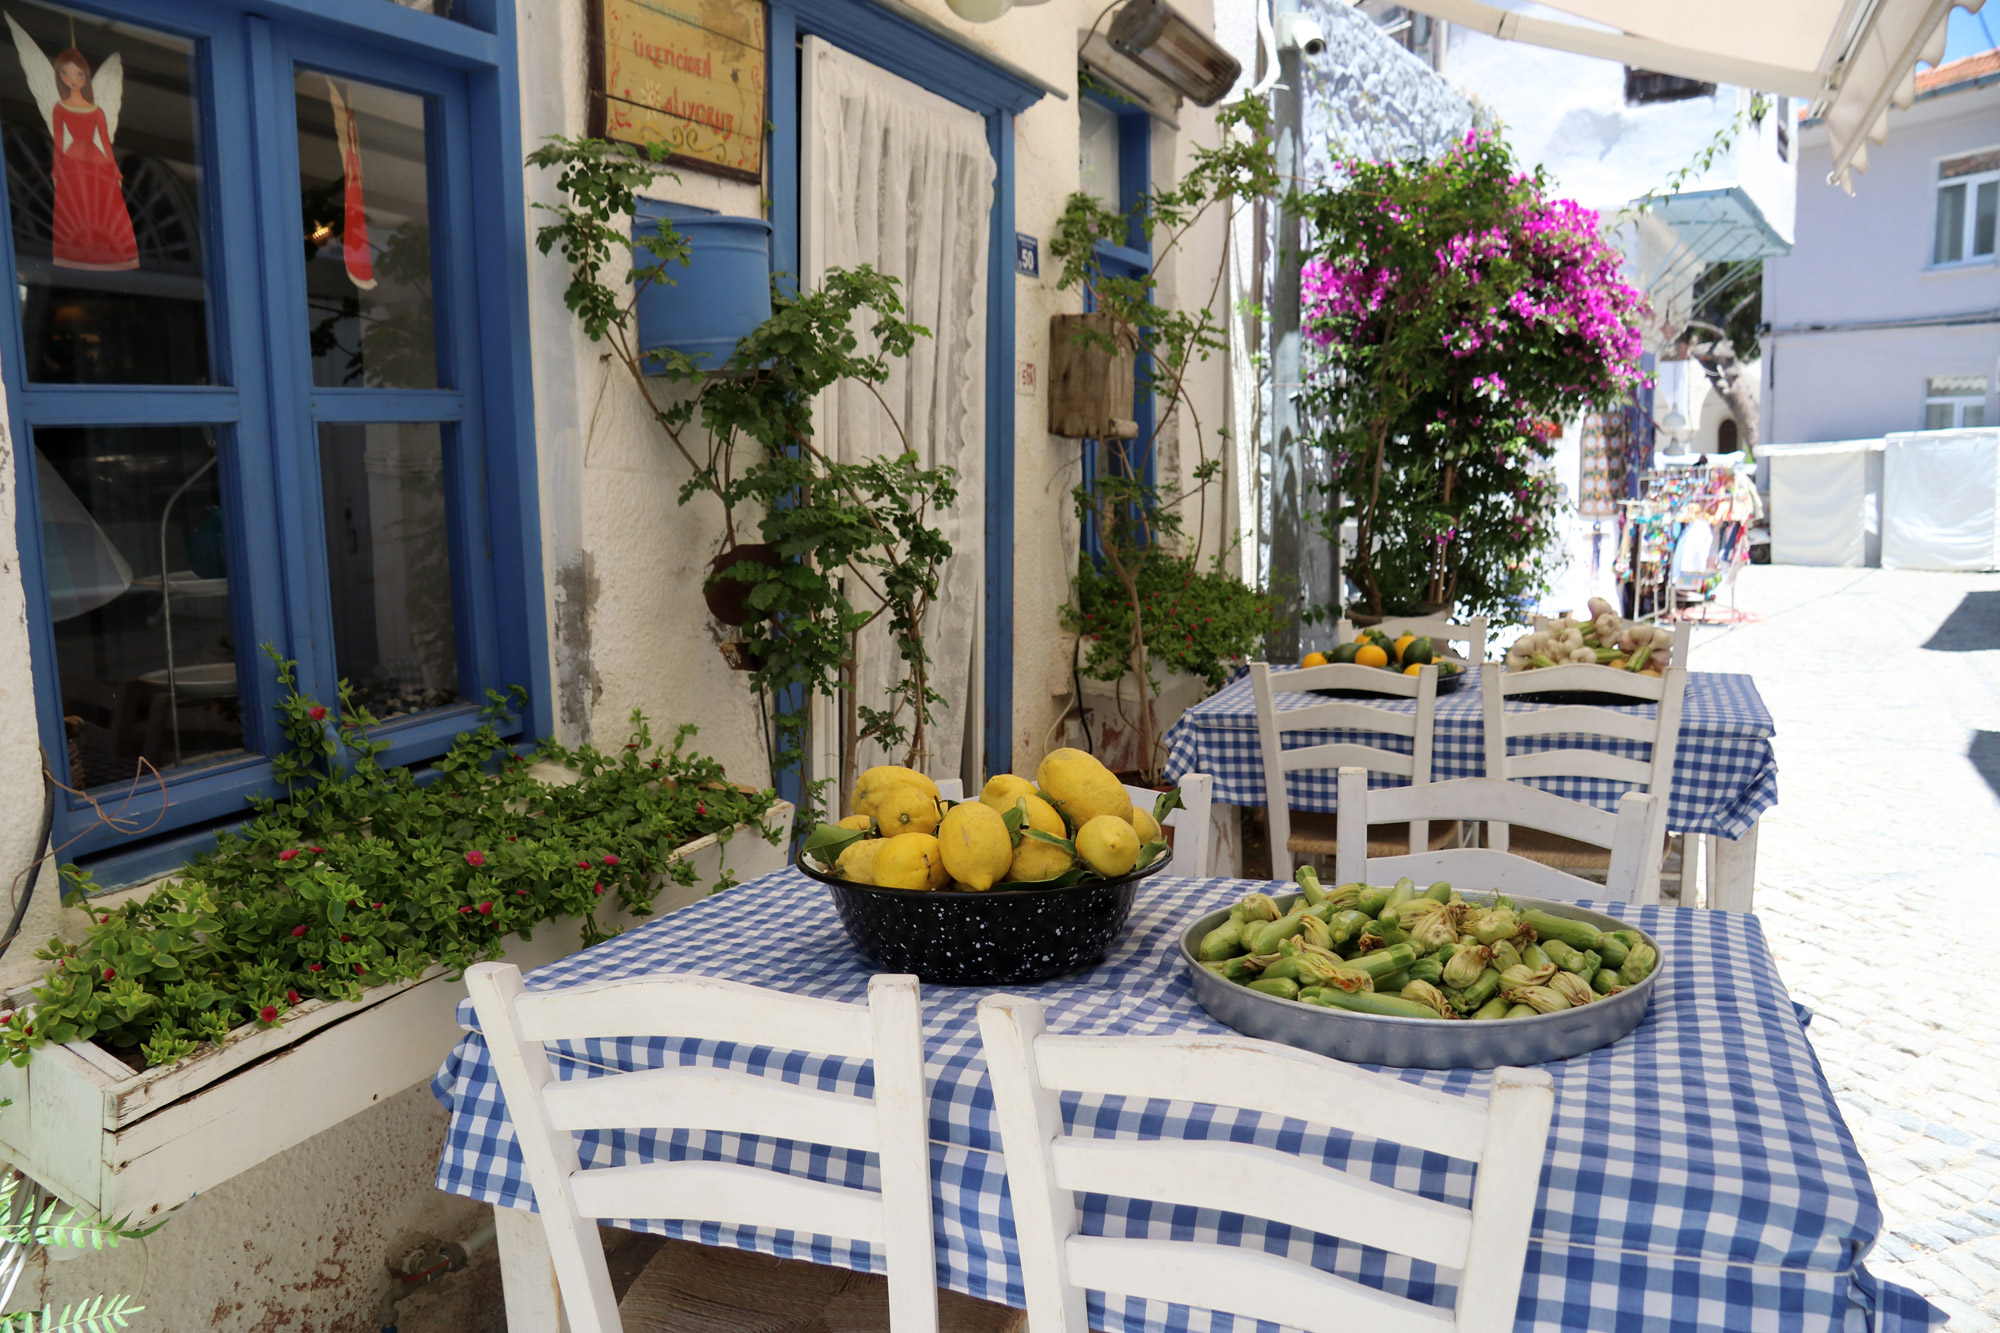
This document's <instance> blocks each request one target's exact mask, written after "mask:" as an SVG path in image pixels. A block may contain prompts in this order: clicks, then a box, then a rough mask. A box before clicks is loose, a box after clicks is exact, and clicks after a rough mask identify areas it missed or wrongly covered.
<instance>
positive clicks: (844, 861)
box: [833, 838, 887, 884]
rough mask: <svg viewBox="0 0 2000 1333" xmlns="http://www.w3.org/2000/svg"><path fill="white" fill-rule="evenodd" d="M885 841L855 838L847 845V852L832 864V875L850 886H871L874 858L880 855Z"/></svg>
mask: <svg viewBox="0 0 2000 1333" xmlns="http://www.w3.org/2000/svg"><path fill="white" fill-rule="evenodd" d="M886 841H887V840H886V839H883V838H857V839H855V840H854V841H853V842H850V843H848V844H847V850H845V851H843V852H842V853H841V854H840V859H839V860H838V861H835V862H834V863H833V873H834V874H836V875H838V876H840V877H841V878H842V879H844V880H846V881H848V882H849V883H851V884H873V883H874V882H875V858H876V857H878V856H880V855H881V854H882V848H883V847H884V846H885V845H886Z"/></svg>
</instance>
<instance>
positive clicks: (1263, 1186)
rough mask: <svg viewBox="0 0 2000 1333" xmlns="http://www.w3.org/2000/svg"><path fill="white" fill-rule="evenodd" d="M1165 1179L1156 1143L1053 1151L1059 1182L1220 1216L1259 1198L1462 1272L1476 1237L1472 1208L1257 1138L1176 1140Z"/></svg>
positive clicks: (1089, 1142)
mask: <svg viewBox="0 0 2000 1333" xmlns="http://www.w3.org/2000/svg"><path fill="white" fill-rule="evenodd" d="M1174 1152H1175V1156H1174V1162H1173V1167H1174V1169H1173V1173H1172V1174H1171V1175H1163V1174H1162V1173H1161V1170H1160V1166H1161V1154H1160V1148H1159V1145H1158V1144H1157V1143H1154V1142H1151V1141H1145V1140H1133V1139H1077V1138H1067V1139H1061V1140H1058V1141H1057V1142H1056V1144H1055V1145H1054V1146H1053V1147H1052V1148H1051V1149H1050V1158H1051V1161H1052V1162H1053V1163H1054V1165H1055V1178H1056V1184H1057V1185H1059V1186H1060V1187H1062V1188H1063V1189H1066V1190H1075V1191H1076V1192H1077V1193H1079V1194H1109V1195H1116V1196H1119V1197H1122V1198H1128V1199H1158V1200H1160V1201H1161V1202H1163V1203H1173V1204H1182V1205H1185V1206H1187V1207H1191V1208H1213V1209H1215V1210H1217V1211H1218V1212H1224V1213H1235V1212H1241V1211H1243V1201H1244V1200H1245V1199H1255V1200H1256V1201H1257V1204H1256V1207H1257V1212H1258V1214H1259V1215H1261V1216H1263V1217H1267V1218H1269V1219H1270V1220H1271V1221H1273V1222H1284V1223H1286V1224H1287V1225H1290V1226H1295V1227H1301V1228H1303V1229H1304V1230H1307V1231H1323V1232H1326V1233H1327V1234H1329V1235H1334V1236H1340V1237H1343V1238H1350V1237H1351V1238H1353V1239H1356V1240H1360V1241H1363V1242H1365V1243H1366V1244H1369V1245H1373V1246H1375V1247H1376V1248H1378V1249H1383V1250H1390V1251H1393V1252H1394V1253H1397V1254H1407V1255H1409V1256H1410V1257H1411V1258H1412V1259H1422V1260H1425V1261H1427V1262H1429V1263H1434V1264H1441V1265H1443V1266H1444V1267H1446V1268H1458V1267H1461V1266H1462V1265H1463V1264H1464V1263H1465V1254H1466V1248H1467V1247H1468V1246H1469V1245H1471V1243H1472V1214H1471V1213H1469V1212H1467V1211H1466V1210H1465V1209H1463V1208H1457V1207H1454V1206H1453V1205H1451V1204H1448V1203H1439V1202H1437V1201H1436V1200H1434V1199H1426V1198H1424V1197H1423V1196H1421V1195H1418V1194H1411V1193H1409V1192H1407V1191H1405V1190H1399V1189H1394V1188H1392V1187H1390V1186H1388V1185H1378V1184H1376V1183H1375V1182H1374V1181H1372V1180H1367V1179H1364V1178H1362V1177H1360V1176H1357V1175H1352V1174H1350V1173H1348V1172H1346V1171H1336V1170H1334V1169H1333V1168H1331V1167H1327V1166H1321V1165H1319V1164H1318V1163H1317V1162H1310V1161H1306V1160H1304V1159H1303V1158H1300V1157H1295V1156H1293V1155H1292V1154H1290V1153H1284V1152H1279V1151H1277V1150H1276V1149H1272V1148H1262V1147H1259V1146H1257V1145H1256V1144H1252V1143H1222V1142H1209V1143H1199V1142H1197V1143H1187V1144H1180V1145H1176V1147H1175V1149H1174Z"/></svg>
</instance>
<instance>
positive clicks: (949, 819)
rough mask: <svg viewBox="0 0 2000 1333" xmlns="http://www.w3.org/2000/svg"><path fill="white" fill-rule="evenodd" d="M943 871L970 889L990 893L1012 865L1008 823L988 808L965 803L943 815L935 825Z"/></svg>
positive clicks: (969, 802) (1012, 854) (970, 802)
mask: <svg viewBox="0 0 2000 1333" xmlns="http://www.w3.org/2000/svg"><path fill="white" fill-rule="evenodd" d="M938 841H939V842H940V843H942V844H944V864H945V868H946V869H947V870H949V871H950V872H951V877H952V878H953V879H955V880H957V881H959V882H960V883H961V884H964V885H965V886H966V887H967V888H970V889H990V888H992V887H993V884H994V881H996V880H998V879H999V878H1000V877H1001V876H1002V875H1005V874H1006V873H1007V869H1008V867H1009V866H1011V865H1012V864H1013V862H1014V844H1013V840H1012V839H1010V838H1009V837H1008V836H1007V822H1006V821H1005V820H1003V819H1002V818H1000V812H999V811H997V810H995V809H994V808H993V807H992V806H990V805H981V804H979V803H978V802H977V801H965V802H961V803H960V804H958V805H954V806H953V807H952V808H951V809H949V810H947V811H946V812H945V816H944V822H943V823H942V824H940V825H938Z"/></svg>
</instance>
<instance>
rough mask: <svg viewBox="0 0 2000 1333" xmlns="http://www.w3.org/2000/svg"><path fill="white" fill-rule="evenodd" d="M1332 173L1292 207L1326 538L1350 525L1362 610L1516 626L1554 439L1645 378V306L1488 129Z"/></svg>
mask: <svg viewBox="0 0 2000 1333" xmlns="http://www.w3.org/2000/svg"><path fill="white" fill-rule="evenodd" d="M1340 170H1341V173H1342V175H1341V179H1340V180H1338V181H1337V182H1335V183H1331V184H1327V185H1323V186H1321V187H1319V188H1316V189H1313V190H1310V191H1307V192H1304V193H1302V194H1300V195H1298V196H1297V197H1296V201H1295V202H1296V206H1297V208H1298V209H1299V211H1300V213H1301V215H1302V216H1303V217H1304V218H1305V219H1306V221H1307V222H1308V224H1309V226H1310V227H1311V235H1312V241H1311V246H1312V249H1311V254H1310V256H1309V257H1308V258H1307V259H1306V261H1305V265H1304V270H1303V272H1302V274H1301V285H1302V287H1303V289H1304V292H1305V295H1306V307H1307V308H1306V311H1305V329H1306V333H1307V335H1308V337H1309V338H1310V340H1311V341H1312V343H1313V344H1315V345H1316V346H1317V347H1318V348H1319V352H1320V357H1319V361H1318V364H1317V366H1316V367H1314V368H1313V369H1312V370H1311V371H1310V372H1309V374H1308V377H1307V378H1308V381H1309V382H1308V384H1307V387H1306V394H1305V399H1304V404H1303V406H1304V407H1305V410H1306V412H1307V414H1308V416H1309V418H1311V419H1312V420H1313V421H1314V424H1315V429H1314V435H1313V438H1312V444H1313V445H1314V446H1315V447H1317V448H1319V449H1321V450H1323V451H1324V452H1325V453H1326V455H1327V458H1328V463H1329V465H1330V466H1329V469H1328V472H1329V475H1330V477H1331V480H1330V481H1329V482H1328V483H1326V485H1325V488H1324V489H1325V492H1326V495H1327V504H1326V505H1325V506H1324V507H1323V508H1322V510H1321V515H1320V517H1321V522H1322V525H1323V529H1324V531H1325V532H1326V533H1327V535H1328V537H1329V538H1333V537H1334V536H1335V535H1336V534H1338V533H1339V531H1340V529H1341V526H1342V524H1344V523H1345V522H1347V521H1349V520H1352V521H1353V522H1354V523H1355V526H1356V530H1357V534H1358V539H1357V540H1356V542H1355V543H1354V546H1353V548H1352V550H1351V551H1349V553H1348V558H1347V564H1346V573H1347V576H1348V578H1349V579H1350V580H1352V582H1353V584H1354V586H1355V587H1356V588H1358V589H1359V590H1360V597H1361V602H1360V610H1361V611H1363V612H1365V613H1367V614H1370V615H1373V616H1378V617H1379V616H1382V615H1385V614H1386V615H1404V614H1436V613H1440V612H1446V613H1448V612H1450V611H1451V610H1453V609H1454V608H1458V609H1462V610H1463V611H1464V612H1466V613H1468V614H1484V615H1489V616H1496V617H1503V618H1513V617H1515V616H1517V615H1518V614H1519V613H1520V610H1521V608H1522V606H1523V605H1524V604H1525V603H1526V602H1528V601H1529V600H1531V599H1532V597H1533V596H1534V595H1536V594H1537V593H1539V592H1540V591H1541V590H1542V589H1544V588H1545V587H1546V586H1547V578H1548V573H1549V569H1550V564H1551V559H1552V555H1553V551H1554V545H1555V541H1556V536H1557V534H1556V530H1555V527H1554V524H1553V522H1552V520H1553V518H1554V516H1555V513H1556V510H1557V507H1558V503H1559V495H1558V490H1557V487H1556V485H1555V481H1554V478H1553V477H1551V476H1550V475H1549V474H1548V472H1547V470H1546V468H1545V466H1544V460H1545V459H1546V456H1547V452H1548V441H1549V440H1550V439H1551V438H1553V436H1554V435H1555V434H1556V433H1557V430H1558V427H1557V425H1556V423H1557V422H1558V421H1560V420H1562V419H1564V418H1567V417H1570V416H1574V415H1576V414H1578V413H1581V412H1585V411H1590V410H1594V409H1599V408H1606V407H1610V406H1613V405H1615V404H1616V403H1618V402H1620V401H1622V400H1623V399H1624V398H1625V397H1626V396H1627V395H1628V394H1629V393H1630V392H1631V391H1632V389H1633V388H1634V387H1635V386H1636V385H1638V384H1640V383H1641V380H1642V373H1641V370H1640V365H1639V352H1640V336H1639V329H1638V327H1637V324H1638V320H1639V319H1640V317H1641V314H1642V313H1643V301H1642V298H1641V296H1640V294H1639V293H1638V292H1637V291H1635V290H1634V289H1632V288H1631V287H1629V286H1627V285H1625V284H1624V283H1623V282H1621V281H1620V280H1619V276H1618V275H1619V266H1620V258H1619V255H1618V252H1617V251H1616V250H1615V249H1613V248H1612V247H1611V246H1610V245H1609V244H1607V243H1606V242H1605V241H1604V239H1603V237H1602V236H1601V235H1600V233H1599V228H1598V219H1597V215H1596V214H1595V213H1593V212H1591V211H1590V210H1588V209H1585V208H1582V207H1580V206H1578V205H1577V204H1576V203H1574V202H1572V201H1570V200H1564V199H1554V198H1551V197H1550V196H1549V193H1548V187H1547V181H1546V179H1545V178H1544V176H1543V174H1542V172H1541V171H1540V170H1539V169H1537V170H1536V171H1534V172H1532V173H1527V172H1522V171H1521V170H1520V169H1519V168H1518V167H1517V166H1516V164H1515V162H1514V160H1513V157H1512V155H1511V154H1510V153H1509V151H1508V150H1507V147H1506V145H1505V144H1504V143H1503V142H1502V141H1501V140H1500V138H1499V137H1498V136H1497V135H1496V134H1493V133H1491V132H1488V131H1484V130H1478V129H1474V130H1470V131H1468V132H1467V133H1466V136H1465V138H1464V139H1463V140H1462V141H1461V142H1460V143H1459V144H1458V145H1456V146H1455V147H1454V148H1453V149H1452V150H1451V151H1450V152H1448V153H1446V154H1445V155H1444V156H1442V157H1441V158H1439V159H1437V160H1436V161H1433V162H1423V161H1415V160H1412V161H1400V162H1380V163H1378V162H1369V161H1365V160H1362V159H1348V160H1345V161H1343V162H1342V163H1340ZM1328 609H1330V608H1328Z"/></svg>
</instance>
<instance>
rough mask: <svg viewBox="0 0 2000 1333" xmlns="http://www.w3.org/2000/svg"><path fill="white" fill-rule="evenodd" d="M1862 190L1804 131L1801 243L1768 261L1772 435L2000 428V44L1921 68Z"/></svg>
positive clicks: (1778, 438) (1823, 144) (1810, 438)
mask: <svg viewBox="0 0 2000 1333" xmlns="http://www.w3.org/2000/svg"><path fill="white" fill-rule="evenodd" d="M1917 90H1918V91H1917V100H1916V103H1915V104H1914V105H1913V106H1912V107H1911V108H1910V109H1909V110H1907V111H1904V112H1900V113H1899V114H1898V115H1897V117H1896V120H1895V128H1894V132H1893V133H1892V134H1891V135H1890V136H1889V139H1888V141H1887V142H1886V143H1883V144H1880V145H1878V146H1876V147H1875V148H1874V149H1873V150H1872V151H1871V152H1870V154H1869V163H1868V174H1867V175H1866V176H1864V177H1861V178H1860V179H1859V180H1858V181H1857V182H1856V187H1855V193H1854V195H1853V196H1852V197H1849V196H1848V195H1845V194H1843V193H1841V192H1840V191H1838V190H1833V189H1827V188H1825V187H1823V186H1821V185H1819V181H1820V180H1822V179H1823V178H1824V176H1825V174H1826V163H1827V160H1828V154H1827V140H1826V135H1825V132H1824V130H1823V129H1822V128H1821V127H1819V126H1817V125H1812V124H1808V125H1806V126H1804V127H1803V128H1802V130H1801V132H1800V152H1801V162H1800V174H1801V176H1802V177H1803V178H1804V179H1803V181H1802V183H1801V188H1800V195H1799V219H1798V239H1797V243H1796V244H1795V245H1794V247H1793V249H1792V252H1791V254H1789V255H1788V256H1785V257H1784V258H1780V259H1773V260H1771V261H1770V262H1768V263H1767V264H1766V266H1765V271H1764V318H1765V321H1766V322H1767V323H1768V325H1769V329H1768V331H1767V332H1766V333H1765V335H1764V365H1763V375H1764V387H1763V392H1764V403H1765V409H1764V410H1765V417H1766V420H1767V422H1768V426H1767V429H1766V432H1765V434H1766V438H1768V439H1770V440H1772V441H1774V442H1782V443H1811V442H1818V441H1827V440H1853V439H1872V438H1878V437H1881V436H1884V435H1887V434H1890V433H1892V432H1897V431H1912V430H1947V429H1954V428H1958V427H1965V426H1980V425H1987V426H1991V425H1995V424H2000V401H1996V398H1995V389H1996V385H2000V262H1996V260H1997V259H2000V256H1997V255H1996V238H1995V229H1996V212H2000V52H1987V53H1985V54H1983V55H1976V56H1970V57H1967V58H1966V59H1963V60H1959V61H1954V62H1952V63H1951V64H1948V65H1943V66H1940V67H1938V68H1937V69H1935V70H1931V71H1928V72H1926V73H1924V74H1920V75H1919V76H1918V79H1917Z"/></svg>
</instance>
